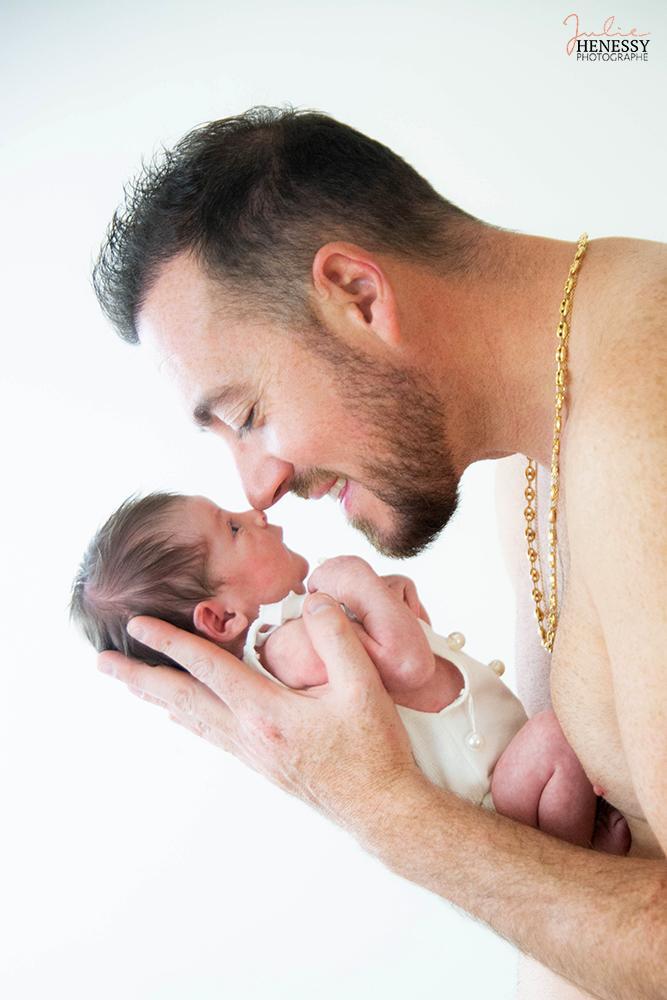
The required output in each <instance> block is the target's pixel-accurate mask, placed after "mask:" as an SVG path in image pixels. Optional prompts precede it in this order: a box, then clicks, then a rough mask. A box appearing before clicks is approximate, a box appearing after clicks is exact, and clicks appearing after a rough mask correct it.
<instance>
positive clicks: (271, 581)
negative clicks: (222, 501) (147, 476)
mask: <svg viewBox="0 0 667 1000" xmlns="http://www.w3.org/2000/svg"><path fill="white" fill-rule="evenodd" d="M178 532H179V535H182V534H183V533H186V534H188V535H190V536H192V539H193V541H195V540H198V539H201V538H202V537H203V538H204V539H205V540H206V543H207V545H208V549H209V561H208V570H209V575H210V576H211V577H214V578H216V579H218V578H220V579H223V580H224V581H225V584H224V586H223V588H222V591H223V592H224V596H225V600H230V601H233V606H234V608H235V610H242V611H243V613H244V614H245V615H246V616H247V617H248V619H249V620H252V619H253V618H256V617H257V614H258V611H259V605H260V604H273V603H274V602H275V601H281V600H282V599H283V597H286V596H287V594H289V592H290V590H293V591H295V592H296V593H297V594H304V593H305V587H304V585H303V581H304V579H305V578H306V576H307V575H308V563H307V562H306V560H305V559H304V558H303V556H300V555H298V554H297V553H296V552H292V550H291V549H288V548H287V546H286V545H284V544H283V540H282V538H283V531H282V528H279V527H277V525H274V524H269V523H268V520H267V517H266V514H265V513H264V512H263V511H261V510H247V511H245V512H244V513H242V514H234V513H232V512H231V511H228V510H223V509H222V508H221V507H218V505H217V504H215V503H213V501H212V500H209V499H207V497H200V496H198V497H188V498H187V499H186V500H185V502H184V503H183V505H182V507H181V509H180V510H179V516H178Z"/></svg>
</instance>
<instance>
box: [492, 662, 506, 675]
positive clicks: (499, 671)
mask: <svg viewBox="0 0 667 1000" xmlns="http://www.w3.org/2000/svg"><path fill="white" fill-rule="evenodd" d="M489 666H490V667H491V669H492V670H493V672H494V674H496V675H497V676H498V677H502V676H503V674H504V673H505V664H504V663H503V661H502V660H491V662H490V663H489Z"/></svg>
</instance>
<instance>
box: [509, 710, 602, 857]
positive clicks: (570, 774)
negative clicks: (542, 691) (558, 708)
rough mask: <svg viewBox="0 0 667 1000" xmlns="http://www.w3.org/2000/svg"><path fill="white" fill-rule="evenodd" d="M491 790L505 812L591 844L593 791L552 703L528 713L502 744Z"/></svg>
mask: <svg viewBox="0 0 667 1000" xmlns="http://www.w3.org/2000/svg"><path fill="white" fill-rule="evenodd" d="M491 794H492V796H493V802H494V805H495V807H496V809H497V811H498V812H499V813H502V814H503V815H504V816H509V817H510V818H511V819H514V820H517V822H519V823H526V824H527V825H528V826H534V827H538V828H539V829H540V830H544V832H545V833H550V834H551V835H552V836H554V837H560V838H561V839H562V840H568V841H570V843H572V844H579V845H580V846H582V847H590V846H591V839H592V836H593V828H594V824H595V811H596V805H597V796H596V795H595V792H594V791H593V788H592V786H591V783H590V782H589V780H588V778H587V777H586V774H585V773H584V769H583V768H582V766H581V764H580V763H579V760H578V759H577V756H576V754H575V753H574V750H573V749H572V747H571V746H570V745H569V743H568V742H567V740H566V739H565V736H564V735H563V731H562V729H561V728H560V725H559V724H558V720H557V719H556V716H555V715H554V713H553V711H552V710H551V709H546V710H545V711H544V712H539V713H538V714H537V715H534V716H533V717H532V718H531V719H529V720H528V722H527V723H526V724H525V725H524V726H523V727H522V728H521V729H520V730H519V732H518V733H517V734H516V736H515V737H514V739H513V740H512V741H511V743H509V745H508V746H507V747H506V748H505V750H504V752H503V754H502V756H501V757H500V759H499V760H498V763H497V764H496V766H495V768H494V771H493V775H492V780H491Z"/></svg>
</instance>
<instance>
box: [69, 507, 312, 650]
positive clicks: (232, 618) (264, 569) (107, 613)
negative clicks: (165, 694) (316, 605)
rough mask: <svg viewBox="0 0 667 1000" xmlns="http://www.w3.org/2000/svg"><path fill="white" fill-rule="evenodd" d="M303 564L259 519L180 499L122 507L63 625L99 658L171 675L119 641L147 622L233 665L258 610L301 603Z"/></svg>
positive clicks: (96, 545)
mask: <svg viewBox="0 0 667 1000" xmlns="http://www.w3.org/2000/svg"><path fill="white" fill-rule="evenodd" d="M307 573H308V563H307V562H306V560H305V559H304V558H303V557H302V556H300V555H297V553H295V552H292V551H291V550H290V549H288V548H287V546H286V545H284V544H283V542H282V529H281V528H278V527H276V526H275V525H271V524H269V523H268V521H267V518H266V514H264V512H263V511H259V510H248V511H246V512H245V513H242V514H233V513H231V512H230V511H227V510H222V509H221V508H220V507H218V506H217V504H215V503H213V501H212V500H208V499H207V498H206V497H200V496H184V495H182V494H179V493H151V494H149V495H148V496H146V497H142V498H139V499H137V498H134V497H132V498H130V499H128V500H126V501H125V502H124V503H122V504H121V506H120V507H119V508H118V510H117V511H115V513H113V514H112V515H111V517H110V518H109V519H108V520H107V521H106V523H105V524H103V525H102V527H101V528H100V529H99V530H98V531H97V533H96V535H95V537H94V538H93V539H92V541H91V542H90V545H89V546H88V549H87V550H86V553H85V555H84V557H83V560H82V563H81V566H80V568H79V572H78V573H77V576H76V579H75V581H74V586H73V588H72V598H71V602H70V616H71V617H72V619H73V620H74V621H76V622H77V624H78V625H79V626H80V627H81V628H82V630H83V631H84V633H85V634H86V636H87V637H88V639H89V640H90V641H91V642H92V644H93V645H94V646H95V648H96V649H97V650H98V651H102V650H107V649H115V650H118V651H120V652H122V653H125V654H126V655H127V656H134V657H137V658H138V659H140V660H143V661H144V662H146V663H152V664H167V665H169V666H178V664H174V662H173V661H172V660H171V659H169V657H168V656H165V655H164V654H162V653H158V652H156V651H155V650H153V649H149V647H147V646H144V645H143V644H142V643H140V642H137V640H136V639H133V638H132V637H131V636H130V635H128V633H127V628H126V626H127V623H128V621H129V620H130V618H133V617H134V616H135V615H151V616H152V617H154V618H162V619H164V620H165V621H169V622H171V623H172V624H173V625H177V626H178V627H179V628H183V629H186V630H187V631H188V632H194V633H196V634H198V635H202V636H205V637H206V638H207V639H210V640H212V641H213V642H215V643H217V645H219V646H223V647H224V648H225V649H228V650H230V651H231V652H233V653H235V654H236V655H240V654H241V652H242V649H243V643H244V640H245V636H246V633H247V631H248V627H249V625H250V624H251V622H253V621H254V620H255V618H257V615H258V613H259V606H260V605H261V604H273V603H274V602H275V601H280V600H282V598H283V597H286V596H287V594H288V593H289V592H290V590H294V591H295V592H296V593H301V594H303V593H304V592H305V588H304V585H303V581H304V579H305V577H306V575H307Z"/></svg>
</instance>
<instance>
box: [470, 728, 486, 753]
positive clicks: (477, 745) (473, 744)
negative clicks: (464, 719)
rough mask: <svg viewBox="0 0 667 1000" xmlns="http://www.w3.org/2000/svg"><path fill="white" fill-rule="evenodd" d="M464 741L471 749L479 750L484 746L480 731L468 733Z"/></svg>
mask: <svg viewBox="0 0 667 1000" xmlns="http://www.w3.org/2000/svg"><path fill="white" fill-rule="evenodd" d="M466 743H467V744H468V746H469V747H470V749H471V750H481V749H482V747H483V746H484V737H483V736H482V734H481V733H474V732H473V733H468V735H467V736H466Z"/></svg>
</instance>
